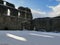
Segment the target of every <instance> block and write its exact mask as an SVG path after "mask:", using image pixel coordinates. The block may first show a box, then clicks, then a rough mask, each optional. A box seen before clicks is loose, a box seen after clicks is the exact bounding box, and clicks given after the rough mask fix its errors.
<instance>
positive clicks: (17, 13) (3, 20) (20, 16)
mask: <svg viewBox="0 0 60 45" xmlns="http://www.w3.org/2000/svg"><path fill="white" fill-rule="evenodd" d="M32 18H33V17H32V13H31V10H30V9H29V8H27V7H18V9H16V8H15V5H14V4H11V3H9V2H6V1H3V0H0V29H12V30H13V29H14V30H22V29H28V30H32V29H33V27H32Z"/></svg>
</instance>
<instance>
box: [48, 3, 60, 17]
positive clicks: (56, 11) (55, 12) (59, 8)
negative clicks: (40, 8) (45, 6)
mask: <svg viewBox="0 0 60 45" xmlns="http://www.w3.org/2000/svg"><path fill="white" fill-rule="evenodd" d="M49 8H51V9H52V11H51V12H49V13H48V15H49V16H50V17H55V16H59V15H60V4H58V5H56V6H49Z"/></svg>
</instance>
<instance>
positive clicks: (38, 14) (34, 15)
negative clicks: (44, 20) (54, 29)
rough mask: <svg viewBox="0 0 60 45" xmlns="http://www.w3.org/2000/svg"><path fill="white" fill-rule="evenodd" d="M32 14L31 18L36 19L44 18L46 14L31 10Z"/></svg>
mask: <svg viewBox="0 0 60 45" xmlns="http://www.w3.org/2000/svg"><path fill="white" fill-rule="evenodd" d="M31 11H32V14H33V18H38V17H46V12H42V11H39V10H33V9H31Z"/></svg>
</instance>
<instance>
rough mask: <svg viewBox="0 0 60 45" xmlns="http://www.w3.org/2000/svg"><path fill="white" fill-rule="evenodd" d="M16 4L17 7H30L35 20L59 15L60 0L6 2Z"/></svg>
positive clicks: (16, 0)
mask: <svg viewBox="0 0 60 45" xmlns="http://www.w3.org/2000/svg"><path fill="white" fill-rule="evenodd" d="M6 1H8V2H10V3H13V4H15V6H16V7H19V6H23V7H29V8H30V9H31V11H32V14H33V18H38V17H54V16H58V15H59V14H55V13H56V12H57V13H59V8H60V0H6Z"/></svg>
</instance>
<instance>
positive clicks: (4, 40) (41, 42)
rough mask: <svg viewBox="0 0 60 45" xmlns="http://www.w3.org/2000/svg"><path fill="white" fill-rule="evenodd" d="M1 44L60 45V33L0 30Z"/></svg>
mask: <svg viewBox="0 0 60 45" xmlns="http://www.w3.org/2000/svg"><path fill="white" fill-rule="evenodd" d="M0 45H60V33H53V32H37V31H0Z"/></svg>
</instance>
